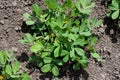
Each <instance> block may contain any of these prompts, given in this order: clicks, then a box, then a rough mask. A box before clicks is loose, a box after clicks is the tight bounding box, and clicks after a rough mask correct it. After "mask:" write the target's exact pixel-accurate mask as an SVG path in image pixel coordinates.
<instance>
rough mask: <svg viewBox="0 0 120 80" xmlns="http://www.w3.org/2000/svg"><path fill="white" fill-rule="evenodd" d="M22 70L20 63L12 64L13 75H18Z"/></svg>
mask: <svg viewBox="0 0 120 80" xmlns="http://www.w3.org/2000/svg"><path fill="white" fill-rule="evenodd" d="M19 69H20V63H19V62H18V61H16V62H14V63H13V64H12V70H13V73H14V74H16V73H17V72H18V71H19Z"/></svg>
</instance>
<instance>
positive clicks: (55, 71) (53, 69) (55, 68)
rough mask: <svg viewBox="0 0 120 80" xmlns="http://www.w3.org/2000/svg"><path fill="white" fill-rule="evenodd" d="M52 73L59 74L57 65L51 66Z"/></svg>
mask: <svg viewBox="0 0 120 80" xmlns="http://www.w3.org/2000/svg"><path fill="white" fill-rule="evenodd" d="M52 73H53V75H54V76H58V75H59V69H58V67H57V66H53V68H52Z"/></svg>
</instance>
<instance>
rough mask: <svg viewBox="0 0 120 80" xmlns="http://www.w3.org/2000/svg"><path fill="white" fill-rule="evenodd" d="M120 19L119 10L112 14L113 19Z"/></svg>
mask: <svg viewBox="0 0 120 80" xmlns="http://www.w3.org/2000/svg"><path fill="white" fill-rule="evenodd" d="M118 17H119V10H118V11H115V12H113V13H112V19H117V18H118Z"/></svg>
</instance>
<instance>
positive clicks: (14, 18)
mask: <svg viewBox="0 0 120 80" xmlns="http://www.w3.org/2000/svg"><path fill="white" fill-rule="evenodd" d="M94 1H95V2H96V7H95V8H94V9H93V12H92V14H91V17H96V18H97V19H103V24H102V25H101V26H100V27H98V28H96V29H95V30H94V34H96V35H98V36H99V41H98V42H97V44H96V50H97V52H98V53H99V54H100V55H101V56H102V57H103V59H104V60H105V62H102V63H99V64H98V65H97V64H96V62H95V60H93V59H92V58H90V60H89V67H88V68H86V69H85V70H82V69H81V70H80V71H76V72H75V71H73V70H71V68H70V65H69V66H65V69H64V68H63V70H62V75H60V77H59V80H120V30H119V29H117V27H116V26H115V24H114V23H115V22H114V21H112V20H111V19H107V18H105V17H106V13H107V12H108V8H107V7H106V5H107V3H106V2H104V0H103V2H102V0H94ZM33 3H37V4H39V5H41V6H43V0H0V50H5V49H7V50H13V51H14V52H15V56H16V57H17V59H18V60H19V61H20V62H21V65H22V68H21V69H23V70H24V71H27V72H28V73H29V75H30V76H31V78H32V80H51V79H52V78H53V77H52V75H51V74H43V73H41V71H40V70H39V69H38V68H37V67H36V65H35V64H34V63H28V57H29V56H30V54H31V53H30V52H29V50H28V48H29V45H24V44H21V43H19V42H18V40H19V39H21V38H22V36H23V35H24V33H25V32H27V31H28V30H27V28H24V29H23V25H24V24H23V18H22V14H23V13H24V12H29V13H31V9H30V7H31V5H32V4H33ZM43 7H44V6H43Z"/></svg>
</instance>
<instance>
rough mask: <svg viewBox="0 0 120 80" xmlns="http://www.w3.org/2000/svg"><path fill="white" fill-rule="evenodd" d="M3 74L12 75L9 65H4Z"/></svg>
mask: <svg viewBox="0 0 120 80" xmlns="http://www.w3.org/2000/svg"><path fill="white" fill-rule="evenodd" d="M5 72H6V73H7V74H9V75H12V68H11V66H10V65H6V68H5Z"/></svg>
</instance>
